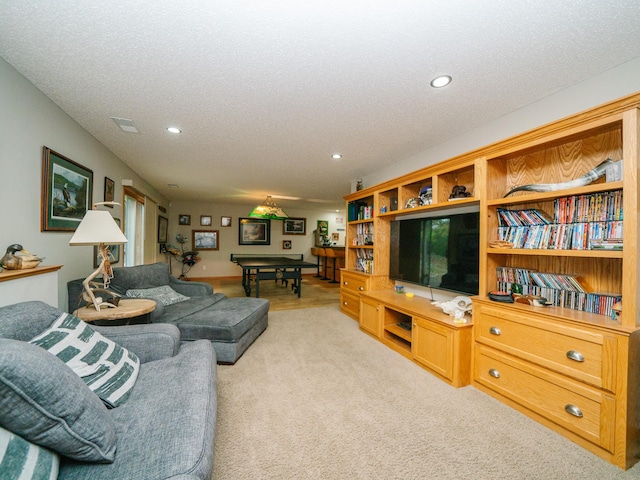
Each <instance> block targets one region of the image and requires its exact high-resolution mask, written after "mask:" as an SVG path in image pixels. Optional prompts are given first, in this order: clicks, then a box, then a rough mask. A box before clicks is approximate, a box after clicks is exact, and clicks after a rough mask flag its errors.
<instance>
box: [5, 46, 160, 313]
mask: <svg viewBox="0 0 640 480" xmlns="http://www.w3.org/2000/svg"><path fill="white" fill-rule="evenodd" d="M43 146H47V147H49V148H51V149H53V150H55V151H56V152H58V153H60V154H62V155H64V156H66V157H68V158H70V159H72V160H74V161H75V162H77V163H80V164H81V165H83V166H85V167H87V168H89V169H91V170H93V182H94V183H93V202H99V201H103V200H104V177H105V176H107V177H109V178H110V179H112V180H114V181H115V199H116V200H118V199H120V201H121V199H122V179H124V178H127V179H132V180H133V181H134V185H135V187H136V188H138V189H140V190H141V191H142V192H143V193H145V194H146V195H150V196H152V197H153V198H155V199H156V200H157V201H160V202H162V203H163V204H164V205H168V202H167V201H166V199H164V198H163V197H162V196H161V195H159V194H158V193H157V192H156V191H155V190H154V189H153V188H151V187H150V186H149V185H148V184H147V183H146V182H145V181H144V180H143V179H142V178H141V177H139V176H138V175H137V174H136V173H135V172H134V171H132V170H131V169H130V168H129V167H127V166H126V165H125V164H124V163H123V162H122V161H121V160H120V159H118V158H117V157H116V156H115V155H113V154H112V153H111V152H110V151H109V150H107V149H106V148H105V147H104V146H103V145H102V144H101V143H99V142H98V141H97V140H96V139H95V138H94V137H92V136H91V135H90V134H89V133H88V132H87V131H85V130H84V129H82V128H81V127H80V126H79V125H78V124H77V123H75V121H73V120H72V119H71V118H70V117H69V116H68V115H67V114H66V113H64V112H63V111H62V110H61V109H60V108H59V107H57V106H56V105H55V104H54V103H53V102H52V101H51V100H49V99H48V98H47V97H46V96H45V95H44V94H42V92H40V91H39V90H38V89H36V88H35V87H34V86H33V85H32V84H31V83H30V82H28V81H27V80H26V79H25V78H24V77H23V76H22V75H20V74H19V73H18V72H17V71H16V70H15V69H14V68H13V67H11V66H10V65H9V64H7V63H6V62H5V61H4V60H3V59H1V58H0V167H1V169H0V172H1V173H0V177H1V182H0V251H1V252H2V253H1V254H0V256H2V255H4V251H5V249H6V247H7V246H8V245H11V244H13V243H19V244H21V245H22V246H23V247H24V248H25V249H27V250H28V251H30V252H31V253H35V254H38V255H40V256H43V257H46V259H45V260H44V262H43V264H47V265H64V267H63V268H62V269H61V270H60V271H59V275H58V285H59V288H58V297H59V300H58V306H59V307H60V308H62V309H66V307H67V288H66V284H67V282H68V281H69V280H73V279H76V278H84V277H86V276H87V275H88V274H89V273H91V271H93V270H94V268H93V258H92V257H93V247H70V246H69V239H70V238H71V235H72V232H41V231H40V201H41V174H42V147H43ZM113 216H114V217H119V218H122V209H121V208H119V207H116V208H114V209H113ZM119 265H122V261H121V262H120V264H119Z"/></svg>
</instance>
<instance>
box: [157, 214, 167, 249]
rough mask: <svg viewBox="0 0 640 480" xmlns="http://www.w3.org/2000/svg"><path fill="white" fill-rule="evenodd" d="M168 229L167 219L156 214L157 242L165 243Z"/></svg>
mask: <svg viewBox="0 0 640 480" xmlns="http://www.w3.org/2000/svg"><path fill="white" fill-rule="evenodd" d="M168 230H169V219H168V218H166V217H163V216H162V215H158V243H167V231H168Z"/></svg>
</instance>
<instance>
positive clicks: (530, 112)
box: [352, 57, 640, 190]
mask: <svg viewBox="0 0 640 480" xmlns="http://www.w3.org/2000/svg"><path fill="white" fill-rule="evenodd" d="M585 61H588V59H585ZM545 74H552V72H545ZM639 91H640V57H639V58H636V59H634V60H631V61H629V62H627V63H624V64H622V65H619V66H618V67H616V68H613V69H611V70H609V71H607V72H604V73H602V74H600V75H598V76H596V77H593V78H590V79H588V80H585V81H583V82H581V83H578V84H577V85H574V86H572V87H569V88H566V89H564V90H561V91H559V92H557V93H555V94H553V95H550V96H549V97H547V98H543V99H542V100H539V101H537V102H534V103H531V104H529V105H526V106H524V107H522V108H520V109H518V110H516V111H514V112H511V113H509V114H507V115H504V116H502V117H500V118H497V119H496V120H494V121H492V122H489V123H486V124H484V125H482V126H480V127H478V128H475V129H473V130H471V131H469V132H466V133H463V134H462V135H458V136H456V137H454V138H452V139H449V140H444V141H443V142H442V143H440V144H438V145H436V146H434V147H432V148H429V149H427V150H424V151H423V152H420V153H419V154H417V155H414V156H412V157H410V158H406V159H402V158H399V159H395V161H392V162H390V163H391V165H390V166H389V167H387V168H385V169H383V170H379V171H377V172H371V173H369V174H368V175H366V176H364V177H363V183H364V186H365V187H371V186H373V185H377V184H378V183H382V182H384V181H387V180H390V179H393V178H396V177H399V176H402V175H404V174H406V173H410V172H413V171H415V170H419V169H421V168H424V167H426V166H428V165H433V164H435V163H438V162H441V161H443V160H447V159H449V158H451V157H454V156H456V155H460V154H463V153H466V152H469V151H471V150H474V149H476V148H480V147H484V146H485V145H489V144H491V143H494V142H497V141H500V140H503V139H505V138H507V137H511V136H513V135H517V134H520V133H523V132H525V131H527V130H531V129H533V128H536V127H539V126H541V125H544V124H546V123H550V122H553V121H555V120H559V119H561V118H564V117H568V116H570V115H573V114H575V113H578V112H580V111H582V110H587V109H589V108H592V107H596V106H598V105H601V104H603V103H607V102H609V101H612V100H616V99H617V98H620V97H624V96H626V95H630V94H632V93H636V92H639ZM496 95H500V92H496ZM354 185H355V183H354ZM352 188H353V187H352ZM353 190H355V188H353Z"/></svg>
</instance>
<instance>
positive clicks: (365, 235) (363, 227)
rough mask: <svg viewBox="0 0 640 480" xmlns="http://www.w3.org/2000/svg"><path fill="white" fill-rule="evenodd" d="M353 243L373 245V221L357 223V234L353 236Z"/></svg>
mask: <svg viewBox="0 0 640 480" xmlns="http://www.w3.org/2000/svg"><path fill="white" fill-rule="evenodd" d="M353 244H354V245H356V246H359V245H373V223H359V224H358V225H356V235H355V237H354V238H353Z"/></svg>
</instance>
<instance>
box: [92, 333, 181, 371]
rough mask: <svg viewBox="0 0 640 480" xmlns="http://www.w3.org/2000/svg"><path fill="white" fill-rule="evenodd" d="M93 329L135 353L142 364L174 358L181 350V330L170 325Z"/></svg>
mask: <svg viewBox="0 0 640 480" xmlns="http://www.w3.org/2000/svg"><path fill="white" fill-rule="evenodd" d="M93 328H94V329H95V330H96V331H97V332H99V333H101V334H102V335H104V336H105V337H107V338H109V339H111V340H113V341H114V342H116V343H117V344H119V345H121V346H123V347H124V348H126V349H127V350H130V351H131V352H133V353H135V354H136V355H137V356H138V357H139V358H140V362H141V363H146V362H152V361H154V360H160V359H162V358H167V357H173V356H175V355H176V353H177V352H178V350H179V349H180V330H178V327H176V326H175V325H171V324H168V323H157V324H143V325H127V326H118V327H100V326H97V325H94V326H93Z"/></svg>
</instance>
